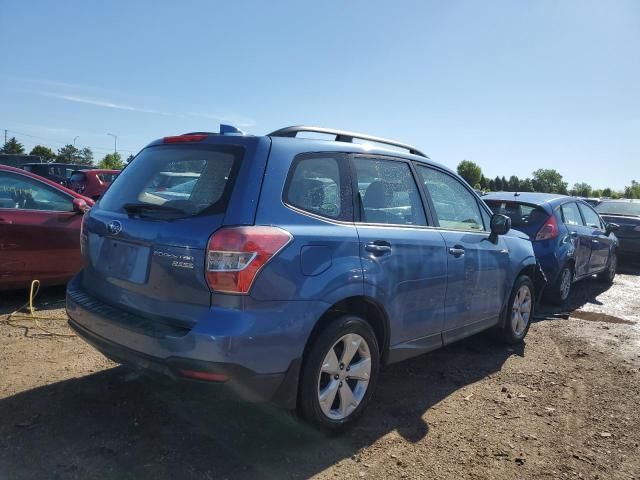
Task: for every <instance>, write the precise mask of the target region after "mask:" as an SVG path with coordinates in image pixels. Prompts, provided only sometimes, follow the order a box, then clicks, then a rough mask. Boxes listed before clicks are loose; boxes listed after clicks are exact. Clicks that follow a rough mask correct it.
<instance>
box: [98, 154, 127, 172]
mask: <svg viewBox="0 0 640 480" xmlns="http://www.w3.org/2000/svg"><path fill="white" fill-rule="evenodd" d="M123 167H124V163H123V162H122V157H121V156H120V154H119V153H108V154H106V155H105V156H104V158H103V159H102V160H100V163H98V168H108V169H109V170H122V168H123Z"/></svg>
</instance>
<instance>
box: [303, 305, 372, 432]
mask: <svg viewBox="0 0 640 480" xmlns="http://www.w3.org/2000/svg"><path fill="white" fill-rule="evenodd" d="M379 369H380V350H379V347H378V341H377V339H376V336H375V334H374V332H373V330H372V328H371V326H370V325H369V324H368V323H367V322H366V321H365V320H363V319H362V318H360V317H357V316H355V315H343V316H340V317H337V318H335V319H334V320H333V321H332V322H331V323H330V324H329V325H328V326H326V327H325V328H324V330H322V331H321V332H320V334H319V335H318V336H317V337H316V338H315V340H314V341H313V345H312V346H311V348H310V350H309V352H308V354H307V356H306V359H305V362H304V364H303V367H302V375H301V379H300V386H299V391H298V398H299V401H298V409H299V412H300V414H301V415H302V417H303V418H304V419H305V420H307V421H308V422H310V423H313V424H315V425H317V426H319V427H321V428H323V429H326V430H329V431H334V432H335V431H339V430H341V429H343V428H345V427H347V426H349V425H351V424H352V423H353V422H354V421H355V420H356V419H357V418H358V417H359V416H360V415H361V414H362V412H363V411H364V409H365V408H366V407H367V405H368V403H369V401H370V400H371V396H372V394H373V390H374V389H375V386H376V382H377V380H378V371H379Z"/></svg>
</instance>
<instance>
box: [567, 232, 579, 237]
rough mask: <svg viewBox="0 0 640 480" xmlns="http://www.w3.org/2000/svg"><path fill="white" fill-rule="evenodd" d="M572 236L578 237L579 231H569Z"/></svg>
mask: <svg viewBox="0 0 640 480" xmlns="http://www.w3.org/2000/svg"><path fill="white" fill-rule="evenodd" d="M569 236H570V237H571V238H578V232H569Z"/></svg>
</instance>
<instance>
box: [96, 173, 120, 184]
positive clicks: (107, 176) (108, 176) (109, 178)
mask: <svg viewBox="0 0 640 480" xmlns="http://www.w3.org/2000/svg"><path fill="white" fill-rule="evenodd" d="M117 176H118V174H117V173H99V174H98V178H99V179H100V180H101V181H103V182H106V183H111V182H113V181H114V180H115V179H116V177H117Z"/></svg>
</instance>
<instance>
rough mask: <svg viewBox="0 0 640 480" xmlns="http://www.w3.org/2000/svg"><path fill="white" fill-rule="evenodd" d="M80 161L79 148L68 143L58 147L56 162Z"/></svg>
mask: <svg viewBox="0 0 640 480" xmlns="http://www.w3.org/2000/svg"><path fill="white" fill-rule="evenodd" d="M79 161H80V150H78V149H77V148H76V147H75V146H73V145H71V144H70V143H68V144H67V145H65V146H64V147H62V148H59V149H58V156H57V157H56V162H58V163H78V162H79Z"/></svg>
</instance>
